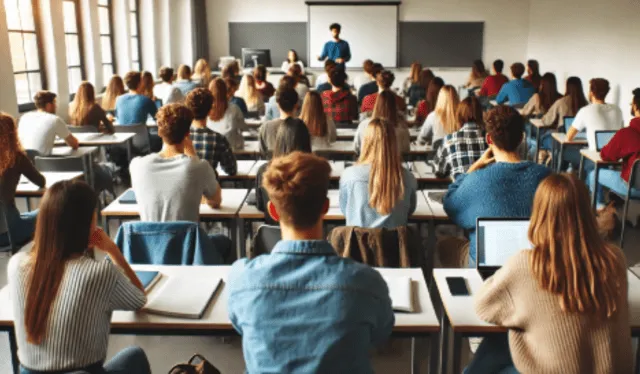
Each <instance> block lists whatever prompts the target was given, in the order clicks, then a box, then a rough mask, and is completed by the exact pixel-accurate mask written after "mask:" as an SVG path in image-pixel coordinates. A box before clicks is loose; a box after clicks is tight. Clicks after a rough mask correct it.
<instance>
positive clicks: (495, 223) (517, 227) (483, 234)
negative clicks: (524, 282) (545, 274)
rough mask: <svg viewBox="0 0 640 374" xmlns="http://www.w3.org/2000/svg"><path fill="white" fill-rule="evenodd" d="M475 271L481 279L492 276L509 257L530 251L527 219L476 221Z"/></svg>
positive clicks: (484, 219)
mask: <svg viewBox="0 0 640 374" xmlns="http://www.w3.org/2000/svg"><path fill="white" fill-rule="evenodd" d="M476 240H477V242H476V249H477V258H476V260H477V265H476V266H477V269H478V273H480V276H481V277H482V278H483V279H487V278H488V277H490V276H492V275H493V274H494V273H495V272H496V271H498V269H500V268H501V267H502V265H504V264H505V263H506V262H507V260H508V259H509V257H511V256H513V255H514V254H515V253H517V252H518V251H520V250H523V249H531V248H532V245H531V242H529V218H502V217H500V218H478V220H477V221H476Z"/></svg>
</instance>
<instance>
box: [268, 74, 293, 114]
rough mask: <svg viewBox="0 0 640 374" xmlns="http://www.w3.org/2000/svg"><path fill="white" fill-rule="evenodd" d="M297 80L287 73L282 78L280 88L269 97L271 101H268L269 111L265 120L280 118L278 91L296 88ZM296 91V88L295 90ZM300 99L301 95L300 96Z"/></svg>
mask: <svg viewBox="0 0 640 374" xmlns="http://www.w3.org/2000/svg"><path fill="white" fill-rule="evenodd" d="M295 85H296V81H295V79H293V78H292V77H290V76H288V75H285V76H284V77H282V79H280V84H279V85H278V89H277V90H276V93H275V95H273V96H271V98H270V99H269V103H267V111H266V113H265V116H264V119H265V121H271V120H273V119H277V118H280V110H279V109H278V102H277V100H278V93H279V92H281V91H285V90H294V88H293V87H295ZM294 91H295V90H294ZM298 100H300V97H298Z"/></svg>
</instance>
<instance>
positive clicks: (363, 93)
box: [358, 63, 384, 105]
mask: <svg viewBox="0 0 640 374" xmlns="http://www.w3.org/2000/svg"><path fill="white" fill-rule="evenodd" d="M383 71H384V68H383V67H382V64H378V63H375V64H373V67H372V68H371V82H368V83H365V84H363V85H362V86H360V88H359V89H358V105H362V101H363V100H364V98H365V97H367V96H369V95H371V94H374V93H376V92H378V90H379V88H378V82H377V80H378V75H380V73H382V72H383Z"/></svg>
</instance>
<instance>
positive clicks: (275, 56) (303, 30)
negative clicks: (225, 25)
mask: <svg viewBox="0 0 640 374" xmlns="http://www.w3.org/2000/svg"><path fill="white" fill-rule="evenodd" d="M238 1H240V0H238ZM242 48H259V49H270V50H271V63H272V64H273V66H280V65H282V62H283V61H284V60H285V59H286V58H287V51H288V50H289V49H295V50H296V52H298V57H299V58H300V60H302V62H303V63H304V65H305V66H308V64H307V23H306V22H301V23H282V22H278V23H269V22H264V23H256V22H230V23H229V50H230V52H231V55H232V56H235V57H238V58H240V57H241V56H242Z"/></svg>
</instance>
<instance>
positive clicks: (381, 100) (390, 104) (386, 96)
mask: <svg viewBox="0 0 640 374" xmlns="http://www.w3.org/2000/svg"><path fill="white" fill-rule="evenodd" d="M373 118H379V119H384V120H386V121H387V122H389V123H390V124H391V125H392V126H394V127H395V126H397V125H399V119H398V104H397V102H396V94H394V93H393V92H391V91H390V90H384V91H382V92H380V94H378V98H377V99H376V104H375V105H374V107H373Z"/></svg>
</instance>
